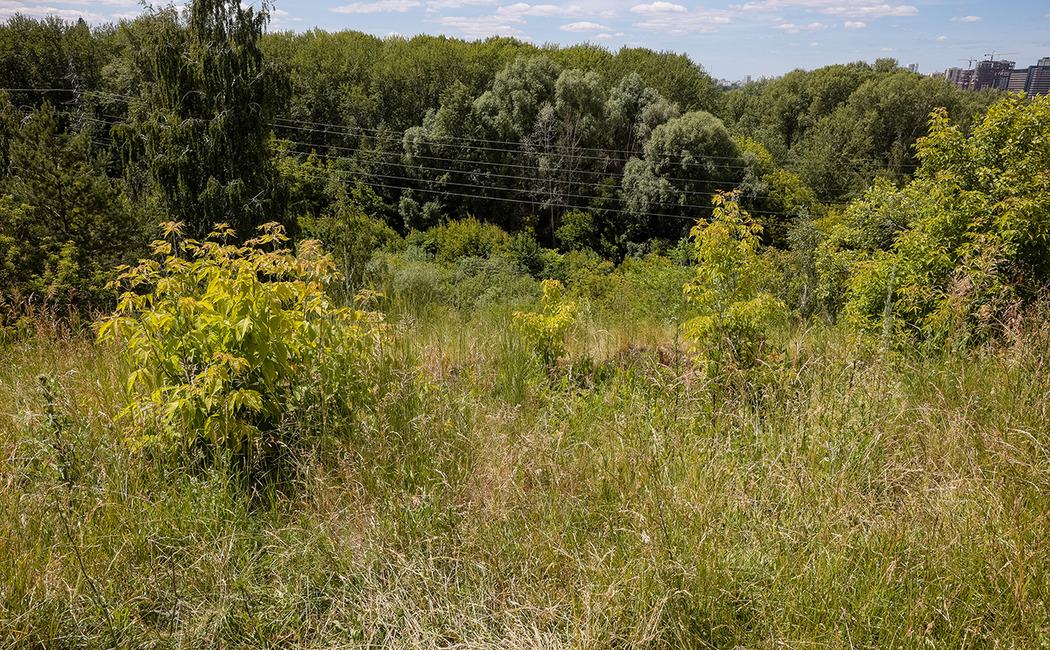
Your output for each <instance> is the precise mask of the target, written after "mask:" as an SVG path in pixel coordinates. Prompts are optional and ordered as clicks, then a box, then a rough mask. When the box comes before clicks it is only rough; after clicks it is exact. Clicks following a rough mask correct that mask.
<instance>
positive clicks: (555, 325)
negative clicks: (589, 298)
mask: <svg viewBox="0 0 1050 650" xmlns="http://www.w3.org/2000/svg"><path fill="white" fill-rule="evenodd" d="M541 284H542V286H543V302H542V309H543V312H542V313H536V312H520V311H518V312H514V323H515V325H517V326H518V328H519V329H520V330H521V332H522V334H523V335H524V337H525V338H526V339H527V340H528V341H529V343H530V345H532V347H533V349H534V350H535V351H536V353H537V354H539V355H540V357H542V359H543V363H544V365H545V366H546V367H547V368H548V369H550V368H553V367H554V364H555V363H556V362H557V361H558V359H559V358H560V357H562V356H563V355H564V354H565V332H566V330H568V329H569V326H570V325H572V324H573V323H574V322H576V303H574V302H570V301H567V300H565V299H564V298H563V296H562V286H561V282H558V281H557V280H544V281H543V282H542V283H541Z"/></svg>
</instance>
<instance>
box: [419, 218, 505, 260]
mask: <svg viewBox="0 0 1050 650" xmlns="http://www.w3.org/2000/svg"><path fill="white" fill-rule="evenodd" d="M426 238H427V240H429V241H430V242H433V247H434V254H435V257H436V259H437V261H438V262H441V263H442V264H452V263H454V262H455V261H456V260H458V259H460V258H463V257H491V256H492V255H494V254H496V253H501V252H503V251H505V250H506V249H507V247H508V246H509V243H510V236H509V235H508V234H507V233H506V232H504V231H503V229H501V228H500V227H499V226H494V225H492V224H488V223H482V222H480V221H478V220H477V219H475V218H474V217H467V218H466V219H462V220H460V221H450V222H448V223H447V224H443V225H441V226H438V227H436V228H432V229H430V230H429V231H427V237H426Z"/></svg>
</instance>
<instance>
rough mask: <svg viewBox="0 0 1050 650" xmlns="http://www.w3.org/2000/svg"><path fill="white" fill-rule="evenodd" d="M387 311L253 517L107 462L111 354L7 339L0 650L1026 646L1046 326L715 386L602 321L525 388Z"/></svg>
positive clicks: (52, 330) (420, 322)
mask: <svg viewBox="0 0 1050 650" xmlns="http://www.w3.org/2000/svg"><path fill="white" fill-rule="evenodd" d="M606 307H607V305H606ZM386 308H387V312H388V321H389V322H391V323H392V325H393V328H394V332H395V336H394V337H393V342H392V343H390V344H389V345H390V348H391V349H390V350H389V351H388V354H387V355H386V356H385V357H384V359H385V361H384V365H383V367H382V368H380V369H379V370H378V371H377V372H378V373H379V375H380V376H379V377H378V378H377V380H376V385H377V386H379V387H380V394H379V395H378V397H377V399H376V400H375V401H374V402H373V403H372V405H371V406H369V407H368V408H366V409H358V410H355V409H354V408H353V405H349V404H348V405H342V406H341V407H340V408H343V409H344V417H340V418H338V419H335V418H333V419H332V421H331V422H332V423H331V424H324V423H323V422H324V421H322V425H320V426H317V427H314V429H313V430H311V431H310V432H308V433H305V434H304V435H303V436H302V441H301V444H299V445H298V447H297V448H296V449H295V450H293V451H292V453H290V454H289V458H290V459H291V460H290V461H289V469H288V470H287V471H286V472H285V478H284V479H283V480H282V481H281V482H280V483H277V484H269V485H263V486H256V487H252V488H250V489H248V488H246V487H245V485H244V481H243V480H241V479H240V478H238V473H237V471H236V470H235V468H232V467H231V465H230V463H229V462H225V463H224V462H223V460H222V459H221V458H220V459H218V460H217V461H216V462H214V463H211V464H197V465H193V464H191V465H190V466H189V467H188V468H187V466H186V464H185V463H184V462H182V460H181V459H180V458H179V457H177V456H176V455H173V454H169V453H163V452H158V451H156V450H153V449H150V448H148V447H144V448H141V449H136V448H135V446H134V445H131V444H128V443H127V442H126V440H125V432H124V429H123V427H122V425H121V424H120V423H119V422H118V421H117V416H118V413H119V412H120V411H121V410H122V409H123V408H124V407H125V406H126V404H127V401H128V397H127V394H126V392H125V391H126V388H125V385H126V381H127V377H128V374H129V372H130V370H131V369H130V367H129V365H128V362H127V361H126V360H125V357H124V355H122V354H120V351H119V349H117V347H116V345H114V344H98V343H95V342H94V336H93V334H92V333H91V332H90V330H87V329H81V330H78V331H74V332H71V331H69V329H68V328H65V327H63V326H60V325H57V324H55V323H50V324H49V322H48V321H47V320H46V319H38V320H37V321H36V325H35V327H36V330H35V331H32V330H25V331H23V332H22V333H21V334H20V335H17V336H10V337H8V338H7V339H6V340H5V341H4V342H3V346H2V349H0V356H2V359H3V362H2V364H0V454H2V457H0V458H2V459H0V647H4V648H8V647H10V648H94V647H97V648H104V647H128V648H132V647H135V648H138V647H142V648H175V647H187V648H204V647H246V648H247V647H251V648H256V647H289V648H291V647H295V648H365V647H369V648H372V647H376V648H379V647H389V648H536V649H538V648H595V649H597V648H756V649H758V648H770V649H772V648H1040V647H1047V646H1048V645H1050V613H1048V607H1047V599H1048V595H1050V594H1048V591H1050V553H1048V552H1047V549H1048V548H1050V519H1048V513H1050V430H1048V425H1047V422H1048V417H1050V395H1048V391H1047V386H1048V385H1050V384H1048V372H1050V369H1048V367H1047V361H1048V358H1050V356H1048V355H1050V318H1048V317H1047V313H1048V312H1047V311H1046V310H1045V309H1044V310H1034V311H1033V312H1032V313H1031V314H1030V315H1029V316H1027V317H1025V318H1022V319H1018V320H1017V321H1016V322H1015V323H1014V325H1013V327H1012V328H1011V329H1009V330H1008V333H1007V335H1006V336H1005V337H1004V338H1002V339H1000V340H997V341H996V342H994V343H988V344H986V345H984V346H982V347H980V348H978V349H974V350H971V351H968V352H960V353H954V354H947V353H942V352H940V351H937V350H926V351H916V350H914V349H910V350H900V349H896V348H895V347H894V346H892V345H886V344H885V342H884V341H882V340H879V339H878V338H867V337H865V336H861V335H858V334H857V333H855V331H853V330H850V329H848V328H846V327H844V326H842V325H839V326H833V325H828V324H812V323H811V324H797V323H796V324H794V325H783V326H782V327H781V328H780V329H778V330H777V331H776V332H775V333H774V334H773V336H772V338H771V339H770V341H769V346H770V349H772V350H773V351H774V353H773V354H771V355H769V357H768V358H766V359H764V360H763V362H762V363H760V364H758V365H757V366H756V367H755V368H754V369H752V370H749V371H748V372H746V373H744V374H742V375H739V376H735V377H733V378H732V379H731V380H727V379H725V378H724V377H719V376H718V375H712V373H709V372H705V371H704V370H703V369H702V368H700V367H699V366H698V364H697V362H696V359H695V357H694V356H693V355H692V354H691V352H690V348H689V345H688V342H687V341H685V340H684V339H683V337H682V334H681V328H680V327H678V326H676V325H675V321H673V320H668V319H652V318H645V317H642V316H639V314H638V313H637V312H631V311H630V310H628V309H627V308H626V307H623V306H621V307H619V308H617V307H614V308H599V307H592V306H591V303H589V302H587V301H583V302H582V303H581V308H580V317H579V318H578V320H577V321H576V323H575V324H574V325H573V327H572V328H571V329H570V331H569V332H568V336H567V346H568V353H567V355H566V357H565V358H563V359H561V361H560V362H559V364H558V365H557V366H556V367H555V368H554V369H553V370H551V371H550V372H549V373H548V372H547V371H546V370H545V369H544V367H543V366H542V364H541V363H540V362H539V361H538V360H537V358H536V357H535V355H534V353H533V351H532V350H531V349H530V348H529V347H528V346H526V345H524V344H523V343H522V342H521V337H520V336H519V335H518V334H517V333H516V331H515V329H514V327H513V325H512V322H511V321H512V315H511V309H510V308H501V307H499V306H489V307H488V308H485V309H476V310H468V311H464V310H457V309H454V308H449V307H443V306H439V305H430V306H429V307H428V308H426V309H422V308H419V309H412V308H411V305H408V304H396V302H395V301H390V302H389V303H388V304H387V305H386ZM332 400H333V402H336V403H337V402H339V398H338V396H334V397H332ZM337 407H339V406H338V405H337ZM227 460H228V459H227Z"/></svg>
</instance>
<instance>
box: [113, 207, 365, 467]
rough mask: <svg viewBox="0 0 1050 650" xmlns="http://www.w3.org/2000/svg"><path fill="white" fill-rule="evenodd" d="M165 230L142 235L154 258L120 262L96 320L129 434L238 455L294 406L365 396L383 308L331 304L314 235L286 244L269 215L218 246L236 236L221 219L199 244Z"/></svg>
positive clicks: (324, 258) (271, 435)
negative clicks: (111, 308)
mask: <svg viewBox="0 0 1050 650" xmlns="http://www.w3.org/2000/svg"><path fill="white" fill-rule="evenodd" d="M164 228H165V231H164V232H165V237H166V239H161V240H157V241H155V242H154V243H153V250H154V253H155V254H156V255H158V256H163V261H157V260H142V261H141V262H140V263H139V264H138V265H137V266H135V267H131V268H124V269H123V272H122V273H121V275H120V277H119V279H118V280H117V283H116V284H117V285H119V286H120V287H121V288H122V289H123V290H124V292H123V294H122V296H121V299H120V303H119V305H118V307H117V309H116V311H115V312H114V313H113V314H112V315H111V316H109V317H108V318H105V319H103V320H102V321H101V323H100V324H99V327H98V336H99V339H100V340H102V341H120V342H122V343H123V345H124V346H125V349H126V352H127V355H128V357H129V359H130V361H131V363H132V365H133V366H134V368H135V370H134V371H133V372H132V373H131V375H130V377H129V379H128V383H127V387H128V390H129V392H130V393H131V394H132V402H131V405H130V406H129V407H128V408H127V409H126V410H125V412H124V417H125V419H126V422H127V425H128V434H129V437H130V439H131V440H132V441H133V442H135V443H136V444H139V445H159V446H161V447H172V446H174V447H179V446H187V445H190V444H193V443H196V442H203V443H205V444H206V445H208V446H210V447H211V448H216V449H217V448H227V449H230V450H232V451H234V452H240V451H242V450H243V449H244V448H245V446H249V447H251V446H259V445H261V444H262V443H263V442H264V441H265V440H274V439H277V440H278V441H280V442H283V443H287V442H289V441H288V440H281V435H282V434H281V432H282V431H283V430H284V428H283V427H284V425H286V424H288V422H289V420H290V418H291V417H292V416H294V415H296V414H297V413H298V412H301V411H302V410H303V408H305V406H309V405H314V406H318V405H322V404H324V402H325V401H326V400H330V399H339V400H345V401H346V402H347V403H349V404H352V405H354V406H360V405H361V404H363V402H364V401H365V400H367V399H368V398H369V395H370V387H369V386H368V372H367V367H368V365H369V363H371V362H372V361H373V360H374V359H376V358H377V356H376V355H377V353H378V351H379V349H380V347H381V345H382V343H383V341H384V340H385V338H386V329H385V327H384V325H383V323H382V315H381V314H378V313H374V312H369V311H365V310H363V309H357V308H339V307H336V306H334V305H332V304H331V302H330V301H329V298H328V297H327V295H326V293H325V285H326V283H327V282H329V281H331V280H333V279H334V278H335V277H336V273H335V269H334V265H333V262H332V258H331V256H330V255H326V254H324V253H323V251H322V250H321V248H320V246H319V245H318V244H317V242H315V241H306V242H303V243H302V244H301V245H300V247H299V251H298V252H293V251H291V250H290V249H288V248H286V247H285V244H286V242H287V237H286V236H285V235H284V232H283V229H282V228H281V227H280V226H278V225H276V224H272V223H271V224H265V225H264V226H261V227H260V233H259V235H258V236H257V237H256V238H254V239H251V240H249V241H247V242H246V243H245V244H244V245H233V244H229V243H225V242H226V241H228V240H230V239H232V238H233V237H234V236H235V233H234V232H233V231H232V229H230V228H229V227H227V226H226V225H225V224H220V225H219V226H217V227H216V230H215V231H214V232H213V233H212V234H211V235H210V236H209V238H208V239H207V240H205V241H203V242H198V241H196V240H193V239H181V235H182V228H183V227H182V225H181V224H177V223H168V224H165V225H164ZM371 392H374V389H373V390H371ZM336 396H338V397H336Z"/></svg>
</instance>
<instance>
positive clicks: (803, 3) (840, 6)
mask: <svg viewBox="0 0 1050 650" xmlns="http://www.w3.org/2000/svg"><path fill="white" fill-rule="evenodd" d="M730 6H731V7H733V8H734V9H738V10H741V11H745V12H759V11H784V10H788V9H803V10H806V11H811V12H814V13H818V14H824V15H827V16H840V17H842V18H869V19H875V18H884V17H886V16H918V15H919V10H918V9H917V8H915V7H913V6H911V5H896V6H893V5H889V4H886V3H884V2H878V0H757V1H755V2H748V3H746V4H743V5H730Z"/></svg>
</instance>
